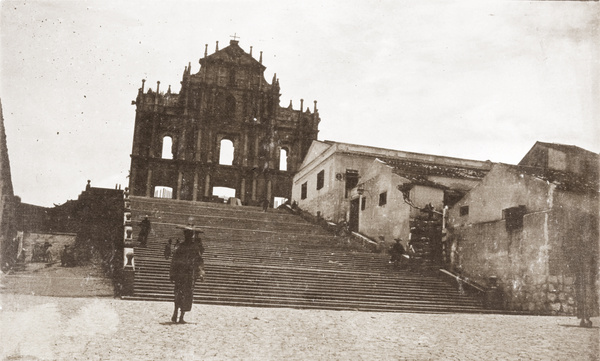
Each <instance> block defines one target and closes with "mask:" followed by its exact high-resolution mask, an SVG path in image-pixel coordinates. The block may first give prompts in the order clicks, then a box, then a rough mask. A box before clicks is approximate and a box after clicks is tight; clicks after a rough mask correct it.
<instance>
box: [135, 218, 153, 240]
mask: <svg viewBox="0 0 600 361" xmlns="http://www.w3.org/2000/svg"><path fill="white" fill-rule="evenodd" d="M150 228H152V226H151V225H150V220H149V219H148V216H146V217H144V220H143V221H141V222H140V234H139V235H138V240H139V241H140V244H141V246H142V247H146V243H147V242H148V235H149V234H150Z"/></svg>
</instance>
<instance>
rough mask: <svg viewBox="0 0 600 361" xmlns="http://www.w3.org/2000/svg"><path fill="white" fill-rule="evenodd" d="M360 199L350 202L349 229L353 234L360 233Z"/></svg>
mask: <svg viewBox="0 0 600 361" xmlns="http://www.w3.org/2000/svg"><path fill="white" fill-rule="evenodd" d="M359 202H360V198H356V199H353V200H351V201H350V220H349V221H348V227H349V228H350V231H352V232H358V209H359V207H360V205H359Z"/></svg>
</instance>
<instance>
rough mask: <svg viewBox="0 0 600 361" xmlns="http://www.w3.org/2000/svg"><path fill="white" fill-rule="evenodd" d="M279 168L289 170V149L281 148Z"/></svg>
mask: <svg viewBox="0 0 600 361" xmlns="http://www.w3.org/2000/svg"><path fill="white" fill-rule="evenodd" d="M279 170H288V151H287V149H285V148H281V149H280V150H279Z"/></svg>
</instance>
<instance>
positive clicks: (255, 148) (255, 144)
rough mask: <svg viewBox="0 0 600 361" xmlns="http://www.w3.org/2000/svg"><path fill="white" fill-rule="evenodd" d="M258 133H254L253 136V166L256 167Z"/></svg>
mask: <svg viewBox="0 0 600 361" xmlns="http://www.w3.org/2000/svg"><path fill="white" fill-rule="evenodd" d="M258 145H259V142H258V135H255V138H254V161H253V166H254V168H256V167H258Z"/></svg>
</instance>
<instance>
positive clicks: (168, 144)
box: [161, 136, 173, 159]
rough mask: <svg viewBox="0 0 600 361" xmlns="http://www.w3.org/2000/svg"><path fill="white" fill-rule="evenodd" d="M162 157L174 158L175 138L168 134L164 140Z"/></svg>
mask: <svg viewBox="0 0 600 361" xmlns="http://www.w3.org/2000/svg"><path fill="white" fill-rule="evenodd" d="M161 158H162V159H173V138H171V137H169V136H166V137H164V138H163V141H162V156H161Z"/></svg>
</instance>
